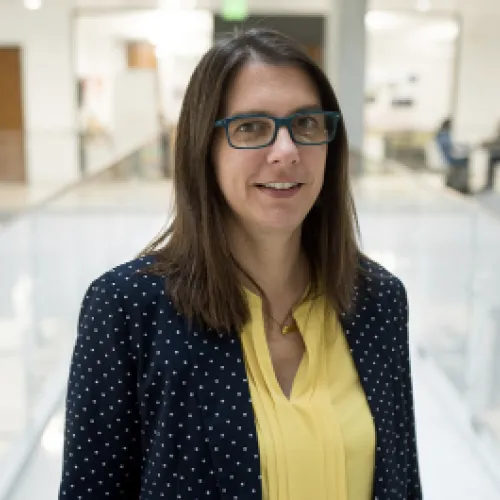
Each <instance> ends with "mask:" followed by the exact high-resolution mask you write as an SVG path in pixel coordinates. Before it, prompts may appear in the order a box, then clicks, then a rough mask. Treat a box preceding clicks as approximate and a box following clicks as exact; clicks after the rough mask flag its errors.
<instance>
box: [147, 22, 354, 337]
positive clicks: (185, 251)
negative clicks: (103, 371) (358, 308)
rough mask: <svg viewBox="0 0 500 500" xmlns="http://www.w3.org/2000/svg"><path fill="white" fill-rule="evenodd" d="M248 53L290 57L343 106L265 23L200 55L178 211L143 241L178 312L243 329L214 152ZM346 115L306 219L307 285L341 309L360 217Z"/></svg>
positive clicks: (250, 57)
mask: <svg viewBox="0 0 500 500" xmlns="http://www.w3.org/2000/svg"><path fill="white" fill-rule="evenodd" d="M250 61H260V62H263V63H266V64H271V65H281V66H294V67H298V68H300V69H302V70H303V71H304V72H306V73H307V74H308V75H309V76H310V78H311V79H312V81H313V82H314V83H315V85H316V87H317V90H318V92H319V96H320V99H321V105H322V107H323V109H325V110H329V111H340V108H339V104H338V101H337V98H336V96H335V93H334V91H333V89H332V87H331V85H330V83H329V81H328V79H327V77H326V76H325V74H324V73H323V71H322V70H321V69H320V68H319V67H318V66H317V65H316V63H315V62H314V61H313V60H312V59H310V58H309V56H308V55H307V54H306V53H305V52H304V51H303V50H302V48H301V47H300V46H299V45H298V44H297V43H296V42H294V41H293V40H291V39H290V38H288V37H286V36H285V35H283V34H281V33H279V32H276V31H273V30H269V29H251V30H248V31H245V32H242V33H239V34H235V35H233V36H231V37H229V38H227V39H224V40H220V41H218V42H216V43H215V44H214V46H213V47H212V48H211V49H210V50H209V51H208V52H207V53H206V54H205V55H204V57H203V58H202V59H201V61H200V63H199V64H198V66H197V67H196V69H195V71H194V73H193V75H192V77H191V79H190V82H189V84H188V87H187V90H186V94H185V97H184V101H183V105H182V108H181V112H180V117H179V122H178V126H177V130H176V140H175V151H174V181H173V182H174V196H175V213H174V215H173V219H172V222H171V223H170V225H169V226H168V228H167V229H166V230H165V231H164V232H163V233H161V234H160V235H159V236H158V237H157V238H156V239H155V240H154V241H153V242H152V244H151V245H150V246H149V247H148V248H146V250H145V251H144V252H143V255H152V256H154V257H155V259H154V260H155V262H154V264H153V265H152V266H151V267H150V268H149V269H148V270H147V272H153V273H156V274H160V275H162V276H164V277H165V280H166V288H167V292H168V295H169V296H170V298H171V300H172V301H173V304H174V306H175V307H176V309H177V311H178V312H179V313H181V314H183V315H184V316H186V317H187V318H188V320H189V321H190V322H192V321H193V320H194V321H196V322H199V323H201V324H202V325H204V326H205V327H208V328H212V329H215V330H218V331H220V332H230V331H232V330H239V329H240V328H241V327H242V326H243V325H244V323H245V322H246V321H247V320H248V318H249V310H248V305H247V302H246V299H245V295H244V292H243V290H242V288H241V284H240V280H239V269H238V265H237V263H236V262H235V260H234V259H233V256H232V255H231V251H230V248H229V245H228V241H227V239H226V236H225V231H224V220H225V216H224V214H225V212H226V211H227V210H228V206H227V202H226V201H225V200H224V197H223V195H222V193H221V190H220V188H219V186H218V183H217V180H216V175H215V169H214V166H213V163H212V159H211V149H212V145H213V141H214V123H215V121H216V120H217V119H219V118H222V117H223V113H224V107H225V98H226V96H227V92H228V89H229V86H230V84H231V83H232V81H233V80H234V77H235V75H236V74H237V72H238V71H239V69H241V68H242V66H243V65H245V64H246V63H247V62H250ZM348 163H349V152H348V144H347V137H346V130H345V126H344V123H343V120H341V122H340V123H339V126H338V127H337V132H336V136H335V138H334V140H333V141H332V142H330V143H329V145H328V151H327V158H326V168H325V176H324V183H323V187H322V189H321V191H320V194H319V196H318V199H317V201H316V203H315V205H314V207H313V208H312V209H311V210H310V212H309V213H308V214H307V216H306V218H305V220H304V222H303V227H302V245H303V249H304V252H305V255H306V256H307V259H308V262H309V266H310V269H311V286H310V290H311V291H313V292H314V291H316V292H317V291H319V290H321V291H322V293H325V294H326V297H327V298H328V300H329V303H330V304H331V305H332V307H333V308H334V309H335V311H337V312H338V313H341V312H347V311H348V310H349V308H350V305H351V299H352V295H353V286H354V284H355V281H356V277H357V275H358V272H359V255H360V252H359V249H358V244H357V229H358V226H357V217H356V212H355V207H354V203H353V198H352V192H351V188H350V183H349V165H348Z"/></svg>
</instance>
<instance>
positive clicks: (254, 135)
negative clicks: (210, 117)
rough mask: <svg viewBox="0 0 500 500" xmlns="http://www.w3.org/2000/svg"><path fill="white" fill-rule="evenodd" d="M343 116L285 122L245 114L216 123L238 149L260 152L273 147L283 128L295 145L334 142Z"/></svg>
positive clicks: (324, 114) (301, 116)
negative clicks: (260, 149) (261, 149)
mask: <svg viewBox="0 0 500 500" xmlns="http://www.w3.org/2000/svg"><path fill="white" fill-rule="evenodd" d="M339 120H340V113H338V112H336V111H307V112H300V113H294V114H293V115H290V116H286V117H284V118H277V117H275V116H271V115H266V114H241V115H235V116H230V117H228V118H224V119H222V120H217V121H216V122H215V126H216V127H223V128H224V129H225V130H226V136H227V141H228V143H229V145H230V146H231V147H233V148H235V149H259V148H265V147H266V146H269V145H271V144H272V143H273V142H274V141H275V140H276V137H277V135H278V130H279V129H280V128H281V127H286V128H287V130H288V132H289V134H290V137H291V139H292V141H293V142H294V143H295V144H301V145H303V146H316V145H319V144H326V143H328V142H331V141H332V140H333V138H334V137H335V132H336V130H337V125H338V123H339Z"/></svg>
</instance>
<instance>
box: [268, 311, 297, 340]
mask: <svg viewBox="0 0 500 500" xmlns="http://www.w3.org/2000/svg"><path fill="white" fill-rule="evenodd" d="M267 314H268V315H269V317H270V318H271V319H272V320H273V321H274V322H275V323H276V324H277V325H278V327H279V329H280V331H281V333H282V335H286V334H287V333H293V332H297V331H298V330H299V327H298V325H297V322H296V321H295V318H294V317H293V315H292V313H291V312H289V313H288V314H287V315H286V317H285V320H284V321H283V323H280V322H279V321H278V320H277V319H276V318H275V317H274V316H273V315H272V314H271V313H269V312H268V313H267ZM289 316H292V322H291V323H290V324H289V325H285V322H286V320H287V318H288V317H289Z"/></svg>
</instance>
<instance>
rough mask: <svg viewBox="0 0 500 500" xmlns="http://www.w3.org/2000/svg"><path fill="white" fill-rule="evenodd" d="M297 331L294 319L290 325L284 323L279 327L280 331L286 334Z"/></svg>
mask: <svg viewBox="0 0 500 500" xmlns="http://www.w3.org/2000/svg"><path fill="white" fill-rule="evenodd" d="M297 331H298V327H297V323H296V322H295V321H294V322H293V323H292V324H291V325H285V326H283V328H282V329H281V333H282V334H283V335H286V334H287V333H294V332H297Z"/></svg>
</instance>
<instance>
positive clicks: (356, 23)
mask: <svg viewBox="0 0 500 500" xmlns="http://www.w3.org/2000/svg"><path fill="white" fill-rule="evenodd" d="M365 12H366V0H331V10H330V13H329V14H328V16H327V19H326V35H325V68H326V72H327V75H328V77H329V78H330V81H331V82H332V84H333V87H334V90H335V92H336V94H337V97H338V98H339V101H340V109H341V110H342V113H343V116H344V120H345V123H346V126H347V134H348V139H349V144H350V148H351V150H354V151H356V152H360V151H361V150H362V146H363V136H364V120H363V113H364V91H365V22H364V18H365Z"/></svg>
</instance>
